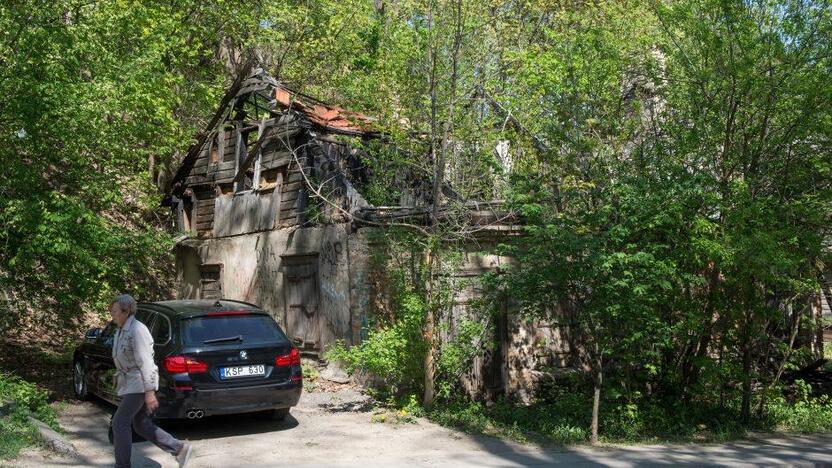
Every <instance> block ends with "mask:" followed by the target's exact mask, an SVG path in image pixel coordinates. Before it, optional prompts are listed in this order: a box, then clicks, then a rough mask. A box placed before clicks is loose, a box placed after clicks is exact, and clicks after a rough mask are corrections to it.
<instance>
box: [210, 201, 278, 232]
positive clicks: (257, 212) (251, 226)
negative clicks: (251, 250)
mask: <svg viewBox="0 0 832 468" xmlns="http://www.w3.org/2000/svg"><path fill="white" fill-rule="evenodd" d="M278 203H280V192H279V191H277V190H270V191H268V192H263V193H258V192H245V193H239V194H236V195H233V196H221V197H217V198H216V200H215V202H214V213H215V218H214V237H223V236H233V235H237V234H246V233H250V232H257V231H266V230H270V229H273V228H274V226H275V222H276V219H275V216H276V214H277V204H278Z"/></svg>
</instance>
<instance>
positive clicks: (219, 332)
mask: <svg viewBox="0 0 832 468" xmlns="http://www.w3.org/2000/svg"><path fill="white" fill-rule="evenodd" d="M236 336H240V337H241V338H242V339H241V340H236V341H235V340H229V341H221V342H216V344H231V343H235V342H236V343H245V344H264V343H275V342H281V343H282V342H286V341H288V340H287V339H286V336H285V335H284V334H283V333H282V332H281V331H280V329H279V328H278V327H277V324H276V323H275V322H274V320H273V319H272V318H271V317H269V316H267V315H221V316H216V317H194V318H190V319H188V320H185V321H184V322H183V333H182V338H183V340H182V341H183V342H184V344H186V345H201V344H205V342H206V341H211V340H221V339H223V338H233V337H236Z"/></svg>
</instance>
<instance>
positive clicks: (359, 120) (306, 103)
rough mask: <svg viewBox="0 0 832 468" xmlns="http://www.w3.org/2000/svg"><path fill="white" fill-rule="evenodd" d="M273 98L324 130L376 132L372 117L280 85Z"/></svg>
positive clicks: (277, 86)
mask: <svg viewBox="0 0 832 468" xmlns="http://www.w3.org/2000/svg"><path fill="white" fill-rule="evenodd" d="M274 98H275V100H276V101H277V102H278V104H280V105H281V106H283V107H284V108H287V109H293V110H296V111H298V112H300V113H302V114H303V115H304V116H306V118H307V119H309V121H310V122H312V123H314V124H316V125H319V126H321V127H323V128H325V129H328V130H331V131H335V132H350V133H375V132H376V130H375V129H374V128H373V125H372V124H373V122H374V119H373V118H372V117H368V116H366V115H364V114H360V113H358V112H353V111H348V110H346V109H344V108H342V107H339V106H331V105H328V104H324V103H321V102H319V101H316V100H312V99H309V98H306V97H305V96H304V95H302V94H300V93H297V92H295V91H292V90H291V89H289V88H287V87H285V86H283V85H281V84H278V85H276V86H275V88H274Z"/></svg>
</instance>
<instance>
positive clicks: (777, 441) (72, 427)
mask: <svg viewBox="0 0 832 468" xmlns="http://www.w3.org/2000/svg"><path fill="white" fill-rule="evenodd" d="M361 406H362V404H361V401H360V398H359V397H358V394H356V393H355V392H353V391H342V392H337V393H310V394H305V395H304V396H303V398H302V399H301V404H300V405H299V406H298V407H296V408H294V409H293V410H292V414H291V415H290V416H289V417H288V418H287V419H286V420H285V421H282V422H272V421H265V420H262V419H259V418H257V417H254V416H226V417H215V418H205V419H203V420H201V421H199V422H185V423H175V424H166V425H164V426H163V427H165V429H167V430H169V431H170V432H171V433H173V434H174V435H175V436H177V437H179V438H182V439H187V440H189V441H191V442H192V443H193V444H194V448H195V454H194V458H193V459H192V461H191V465H190V466H192V467H194V468H197V467H248V466H251V467H260V466H263V467H265V466H327V467H329V466H338V467H350V466H353V467H368V466H370V467H371V466H437V467H445V466H447V467H475V466H476V467H504V466H506V467H508V466H549V465H557V464H564V465H570V466H576V465H577V466H596V465H600V466H615V467H628V466H680V465H687V466H763V465H769V466H783V465H789V466H832V434H827V435H815V436H771V435H767V436H762V437H758V438H755V439H753V440H748V441H742V442H735V443H728V444H714V445H696V444H688V445H649V446H644V445H642V446H623V447H601V448H591V447H575V448H545V447H539V446H535V445H521V444H516V443H513V442H507V441H504V440H500V439H497V438H493V437H485V436H471V435H467V434H464V433H460V432H456V431H453V430H450V429H446V428H443V427H440V426H437V425H435V424H432V423H430V422H428V421H425V420H418V421H417V422H416V423H404V424H391V423H378V422H371V416H372V414H371V413H370V412H369V411H367V409H368V408H366V405H364V406H365V407H364V408H361ZM110 411H112V407H110V406H109V405H107V404H106V403H103V402H86V403H77V404H71V405H69V406H68V407H67V408H66V410H65V411H64V413H63V416H62V417H61V424H62V426H63V427H64V428H65V429H66V430H67V432H68V437H69V440H70V441H71V442H72V443H73V444H74V445H75V446H76V448H77V449H78V451H79V452H80V453H81V455H82V459H80V460H71V459H64V458H59V457H55V456H54V455H49V454H46V453H44V452H43V451H27V452H24V453H23V454H22V455H21V457H20V458H18V459H17V460H15V461H14V462H12V466H19V467H27V468H29V467H66V466H96V467H97V466H102V467H103V466H112V463H113V459H112V452H111V449H112V447H111V446H110V445H109V443H108V442H107V421H108V418H109V412H110ZM133 464H134V467H175V466H177V465H176V463H175V461H174V459H173V457H171V456H170V455H168V454H166V453H164V452H162V451H161V450H159V449H158V448H156V447H155V446H153V445H151V444H150V443H148V442H143V443H139V444H134V447H133Z"/></svg>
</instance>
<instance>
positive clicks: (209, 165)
mask: <svg viewBox="0 0 832 468" xmlns="http://www.w3.org/2000/svg"><path fill="white" fill-rule="evenodd" d="M372 125H373V121H372V119H370V118H368V117H366V116H364V115H361V114H358V113H355V112H350V111H347V110H344V109H342V108H340V107H337V106H331V105H327V104H324V103H322V102H320V101H317V100H315V99H313V98H310V97H308V96H305V95H302V94H299V93H296V92H293V91H291V90H290V89H288V88H286V87H285V86H283V85H282V84H280V83H278V82H277V81H275V80H274V79H273V78H271V77H270V76H268V75H267V74H266V73H264V72H262V71H260V70H258V71H256V72H255V73H253V74H251V75H250V76H248V77H247V78H246V79H241V80H238V81H237V82H236V83H235V84H234V85H232V86H231V88H230V89H229V90H228V92H227V93H226V95H225V96H224V98H223V99H222V101H221V103H220V105H219V108H218V110H217V112H216V114H215V115H214V117H213V118H212V119H211V121H210V123H209V125H208V127H207V128H206V129H205V130H204V131H203V132H202V133H201V134H200V136H199V138H198V139H197V143H196V144H195V145H194V146H193V147H192V148H191V149H190V150H189V152H188V154H187V155H186V157H185V158H184V160H183V162H182V165H181V167H180V168H179V170H178V171H177V173H176V176H175V178H174V179H173V181H172V184H171V187H170V190H169V193H168V196H167V198H166V201H165V203H166V204H167V205H169V206H170V207H172V212H173V214H174V216H175V219H176V224H177V226H178V228H179V230H181V231H183V232H186V233H189V235H188V236H187V238H183V239H182V240H181V241H180V242H178V243H177V245H176V248H175V253H176V270H177V281H178V295H179V297H180V298H183V299H188V298H190V299H198V298H219V297H225V298H230V299H237V300H243V301H247V302H252V303H255V304H258V305H259V306H261V307H263V308H264V309H265V310H267V311H269V312H270V313H272V314H273V315H274V317H275V319H276V320H277V321H278V323H280V324H281V326H282V327H283V328H284V330H285V331H286V333H287V335H289V337H290V338H291V339H292V340H294V341H295V343H296V344H297V345H298V347H299V348H301V349H302V350H303V351H304V352H307V353H318V352H320V351H322V350H324V349H325V348H326V347H327V345H329V344H330V343H332V342H333V341H335V340H343V341H345V342H346V343H347V344H355V343H358V342H360V340H361V339H362V336H364V335H363V333H365V328H366V326H367V324H368V314H372V313H373V307H374V304H377V303H378V302H379V300H378V296H379V295H380V294H383V289H384V288H383V287H379V285H377V284H374V283H373V281H372V280H371V277H373V274H372V268H373V265H372V264H371V261H370V254H371V251H372V249H374V245H373V242H372V238H373V236H372V235H371V232H372V231H373V230H374V229H383V227H379V225H378V224H372V223H370V224H368V223H360V222H356V220H357V219H364V220H366V219H375V220H383V219H384V218H385V217H388V218H395V217H397V216H400V215H402V213H405V214H407V213H412V212H414V211H418V209H419V206H417V204H418V201H417V200H416V198H417V197H414V196H413V194H412V193H409V192H408V191H406V190H403V193H404V194H405V195H403V196H402V199H403V200H402V201H403V203H401V204H402V205H404V206H399V207H392V208H391V207H386V208H385V207H374V206H371V205H370V204H369V203H368V202H367V201H366V200H365V198H364V197H363V196H362V188H363V187H364V184H366V183H367V179H368V177H371V174H370V173H369V172H368V171H367V169H366V168H365V167H364V165H363V164H362V161H363V158H365V157H367V154H366V153H365V152H364V150H362V149H361V147H362V145H361V143H362V142H367V141H368V140H371V139H374V138H377V137H378V135H377V134H376V133H375V132H374V131H373V128H372ZM324 181H325V182H326V184H324V183H323V182H324ZM323 185H326V187H327V189H326V190H327V194H326V195H327V196H326V197H325V198H326V200H325V201H323V200H322V199H321V198H322V197H320V196H318V195H321V194H320V193H316V190H320V187H322V186H323ZM470 211H471V215H472V217H474V218H476V217H479V219H480V221H482V220H485V221H486V222H485V223H483V224H487V223H488V222H492V221H494V219H495V216H496V215H495V212H494V210H492V209H491V207H490V206H489V204H487V203H485V204H482V203H480V204H476V203H474V204H472V205H471V210H470ZM380 224H383V223H380ZM514 228H516V226H513V227H512V226H510V225H507V224H505V223H503V224H500V223H494V225H493V226H492V227H491V228H487V229H480V230H478V234H477V235H478V239H477V242H476V244H477V245H472V246H471V248H470V249H468V250H469V251H468V252H467V253H466V255H465V261H464V264H463V265H462V266H461V267H460V268H459V270H458V271H457V273H456V274H457V275H458V276H459V277H460V278H465V277H475V276H477V275H480V274H482V273H484V272H486V271H491V270H494V269H497V268H500V267H501V266H502V265H504V264H505V263H506V262H508V261H509V259H507V258H504V257H500V256H499V255H494V254H489V253H482V252H483V251H484V250H485V251H486V252H487V250H488V247H487V246H489V245H490V246H492V247H493V246H494V245H496V242H497V240H498V236H500V235H504V233H505V232H507V231H509V232H510V231H511V230H512V229H514ZM484 246H485V247H484ZM376 276H377V275H376ZM476 296H477V291H476V286H475V285H472V286H470V287H466V288H465V289H464V290H463V291H460V293H459V294H458V295H457V298H456V305H455V306H454V311H453V312H452V313H451V314H449V320H453V319H454V317H455V316H456V317H459V316H460V315H461V314H464V313H465V307H466V304H467V303H468V302H469V301H470V300H471V299H473V298H475V297H476ZM498 322H499V323H497V324H496V325H497V327H496V333H497V334H498V335H499V338H498V340H497V341H498V342H499V343H500V345H499V349H495V350H491V351H488V352H486V353H485V354H484V355H483V356H481V357H479V358H478V359H477V362H476V363H475V366H474V370H473V371H472V374H471V375H470V376H468V377H467V378H466V379H465V385H466V387H467V388H468V390H469V392H470V393H471V394H472V395H475V396H477V395H479V396H483V395H484V396H486V397H487V396H489V395H493V394H496V393H508V394H513V395H516V396H518V397H520V398H528V397H529V396H530V394H531V391H532V390H531V389H532V388H533V386H534V385H533V384H534V381H535V380H536V379H537V378H538V377H539V374H540V372H539V371H538V370H539V368H540V367H541V366H544V365H552V364H555V365H561V366H565V365H566V364H567V355H568V354H569V353H570V350H569V347H568V345H567V344H566V343H565V340H561V339H560V336H559V332H558V331H557V329H555V328H554V327H547V326H545V324H525V323H522V322H521V321H519V320H515V319H512V318H510V313H509V312H506V313H505V317H503V318H502V319H500V320H498ZM541 341H545V342H546V343H547V344H548V345H547V346H539V344H540V343H541ZM558 343H560V345H559V346H558V345H557V344H558Z"/></svg>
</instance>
